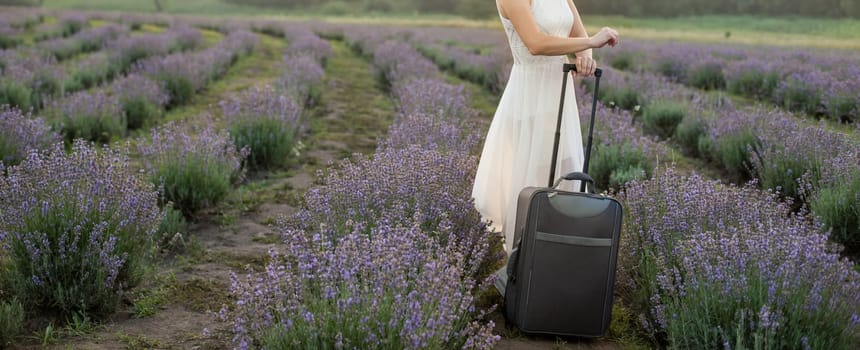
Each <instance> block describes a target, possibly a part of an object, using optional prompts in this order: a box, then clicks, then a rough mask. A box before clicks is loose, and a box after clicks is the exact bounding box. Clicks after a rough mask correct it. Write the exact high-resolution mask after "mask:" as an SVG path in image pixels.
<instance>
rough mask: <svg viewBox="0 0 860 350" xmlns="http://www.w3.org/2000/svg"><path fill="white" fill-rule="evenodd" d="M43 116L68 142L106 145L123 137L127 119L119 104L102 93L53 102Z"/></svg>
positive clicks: (76, 94)
mask: <svg viewBox="0 0 860 350" xmlns="http://www.w3.org/2000/svg"><path fill="white" fill-rule="evenodd" d="M46 113H47V114H48V115H50V119H51V122H52V123H54V124H55V125H56V128H57V129H58V130H61V132H62V134H63V137H64V138H65V139H66V141H67V142H71V141H72V140H75V139H78V138H81V139H84V140H88V141H94V142H98V143H109V142H111V141H112V140H113V139H114V138H117V137H122V136H125V132H126V119H125V114H124V113H123V112H122V108H121V107H120V104H119V100H118V99H117V98H116V97H115V96H111V95H108V94H105V93H104V92H103V91H95V92H89V91H81V92H77V93H74V94H72V95H70V96H68V97H66V98H64V99H61V100H57V101H53V102H52V103H51V104H50V105H49V106H48V111H47V112H46Z"/></svg>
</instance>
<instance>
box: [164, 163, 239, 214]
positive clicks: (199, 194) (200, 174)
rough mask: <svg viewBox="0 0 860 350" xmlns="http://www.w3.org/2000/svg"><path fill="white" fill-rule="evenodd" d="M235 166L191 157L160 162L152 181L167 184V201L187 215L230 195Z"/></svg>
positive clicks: (213, 204) (165, 190)
mask: <svg viewBox="0 0 860 350" xmlns="http://www.w3.org/2000/svg"><path fill="white" fill-rule="evenodd" d="M233 175H234V174H233V169H231V168H230V167H226V166H217V165H213V164H209V162H207V161H205V160H199V159H195V158H189V159H186V160H185V161H176V162H165V163H163V164H159V165H158V167H157V169H156V171H155V173H154V175H153V176H152V182H153V183H155V184H160V185H161V186H162V187H163V190H162V191H163V192H162V195H163V197H164V200H166V201H169V202H173V203H174V205H175V206H176V207H177V208H179V210H181V211H182V213H183V214H184V215H186V216H189V217H190V216H191V215H193V214H194V213H195V212H197V211H199V210H200V209H204V208H209V207H212V206H215V205H216V204H218V203H220V202H221V200H223V199H224V198H226V197H227V194H229V193H230V189H231V188H232V179H233Z"/></svg>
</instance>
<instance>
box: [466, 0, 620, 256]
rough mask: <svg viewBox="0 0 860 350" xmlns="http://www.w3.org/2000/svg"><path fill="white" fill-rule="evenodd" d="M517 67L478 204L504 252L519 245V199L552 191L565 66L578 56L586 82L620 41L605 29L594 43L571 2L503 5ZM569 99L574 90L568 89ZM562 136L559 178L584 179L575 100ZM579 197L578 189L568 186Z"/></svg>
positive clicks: (481, 171) (488, 146) (481, 167)
mask: <svg viewBox="0 0 860 350" xmlns="http://www.w3.org/2000/svg"><path fill="white" fill-rule="evenodd" d="M496 4H497V7H498V10H499V16H500V17H501V21H502V24H503V25H504V27H505V31H506V33H507V36H508V43H509V44H510V46H511V53H512V54H513V57H514V65H513V68H512V69H511V76H510V79H509V80H508V84H507V86H506V87H505V91H504V93H503V94H502V98H501V100H500V102H499V106H498V108H497V109H496V114H495V116H494V117H493V121H492V123H491V124H490V130H489V132H488V133H487V138H486V140H485V142H484V149H483V152H482V153H481V160H480V163H479V164H478V171H477V175H476V177H475V185H474V188H473V190H472V196H473V197H474V198H475V206H476V207H477V208H478V211H480V213H481V215H482V216H483V218H484V219H485V220H488V221H490V222H491V224H492V226H491V227H492V228H493V229H494V230H496V231H497V232H498V231H503V232H504V234H505V249H506V250H507V251H510V250H511V245H512V241H513V237H514V229H513V227H514V224H515V223H514V221H515V218H514V217H515V216H516V205H517V201H516V198H517V195H518V194H519V192H520V190H522V189H523V188H524V187H528V186H546V185H547V180H548V179H549V168H550V161H551V160H552V159H551V158H552V144H553V138H554V134H555V125H556V121H557V118H558V101H559V98H560V96H561V83H562V65H563V64H564V63H566V62H568V59H567V55H576V60H575V63H576V66H577V70H578V71H579V73H576V74H578V75H580V76H589V75H592V74H593V73H594V70H595V68H596V62H595V61H594V59H592V58H591V49H592V48H599V47H603V46H606V45H609V46H615V45H616V44H617V43H618V40H619V36H618V32H616V31H615V30H613V29H611V28H608V27H604V28H603V29H601V30H600V31H599V32H598V33H597V34H595V35H594V36H591V37H589V36H588V34H587V33H586V32H585V26H584V25H583V24H582V20H581V19H580V17H579V12H578V11H577V9H576V6H575V5H574V4H573V1H572V0H497V1H496ZM568 84H569V85H568V87H567V90H568V91H574V90H573V85H572V84H573V83H572V82H571V81H570V80H569V81H568ZM567 98H568V100H567V101H566V102H565V104H564V106H565V108H564V119H563V121H562V128H561V142H560V147H559V166H558V167H557V174H556V178H559V176H561V175H563V174H566V173H569V172H572V171H580V170H581V169H582V163H583V160H584V154H583V148H582V135H581V133H580V128H579V111H578V108H577V103H576V102H575V97H574V96H573V94H572V93H569V94H568V97H567ZM562 188H563V189H565V190H569V191H570V190H578V189H579V186H578V184H577V183H575V182H567V183H565V184H563V185H562Z"/></svg>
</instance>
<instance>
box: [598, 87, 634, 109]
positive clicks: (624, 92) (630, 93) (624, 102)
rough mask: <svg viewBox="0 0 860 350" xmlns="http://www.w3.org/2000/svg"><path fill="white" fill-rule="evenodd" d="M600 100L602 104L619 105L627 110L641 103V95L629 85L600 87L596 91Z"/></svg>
mask: <svg viewBox="0 0 860 350" xmlns="http://www.w3.org/2000/svg"><path fill="white" fill-rule="evenodd" d="M598 95H599V96H598V98H599V99H600V102H602V103H603V104H604V105H607V106H612V107H619V108H621V109H625V110H628V111H635V110H636V107H637V106H641V105H642V101H643V99H642V95H641V94H640V93H639V91H637V90H636V89H635V88H633V87H630V86H620V87H611V86H607V87H601V89H600V92H599V93H598Z"/></svg>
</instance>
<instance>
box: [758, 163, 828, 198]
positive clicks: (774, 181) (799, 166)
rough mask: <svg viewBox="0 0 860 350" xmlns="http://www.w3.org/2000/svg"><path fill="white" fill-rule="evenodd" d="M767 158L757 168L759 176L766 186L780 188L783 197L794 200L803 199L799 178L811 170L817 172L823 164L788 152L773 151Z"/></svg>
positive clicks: (763, 185)
mask: <svg viewBox="0 0 860 350" xmlns="http://www.w3.org/2000/svg"><path fill="white" fill-rule="evenodd" d="M769 154H770V156H769V157H768V158H767V159H762V160H761V163H763V165H762V166H759V167H758V168H757V174H756V175H757V176H758V178H759V180H761V185H762V187H764V188H772V189H779V192H780V194H781V195H782V196H783V197H787V198H792V199H794V200H796V201H797V200H800V199H801V193H800V187H799V186H800V185H799V184H798V180H799V179H800V178H801V177H802V176H803V174H806V173H807V172H810V174H813V176H814V174H816V173H817V170H818V169H820V168H821V166H823V164H821V162H820V161H817V160H814V159H807V158H805V157H801V156H798V155H795V154H789V153H788V152H771V153H769Z"/></svg>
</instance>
